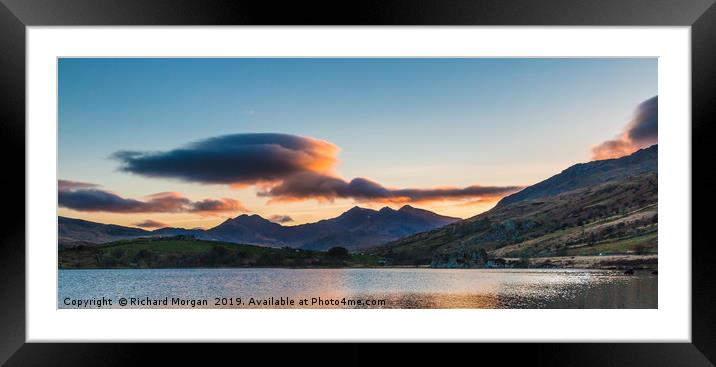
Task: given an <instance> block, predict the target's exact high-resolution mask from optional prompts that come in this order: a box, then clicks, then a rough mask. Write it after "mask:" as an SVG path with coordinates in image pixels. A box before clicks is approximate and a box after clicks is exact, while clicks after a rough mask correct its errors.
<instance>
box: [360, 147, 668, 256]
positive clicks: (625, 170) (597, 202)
mask: <svg viewBox="0 0 716 367" xmlns="http://www.w3.org/2000/svg"><path fill="white" fill-rule="evenodd" d="M657 167H658V146H657V145H653V146H651V147H649V148H645V149H641V150H639V151H637V152H634V153H633V154H631V155H629V156H625V157H622V158H618V159H607V160H600V161H592V162H589V163H583V164H577V165H574V166H571V167H569V168H567V169H566V170H564V171H562V172H561V173H559V174H557V175H555V176H553V177H550V178H548V179H546V180H544V181H542V182H539V183H537V184H535V185H532V186H529V187H527V188H525V189H523V190H522V191H520V192H517V193H515V194H513V195H510V196H507V197H505V198H503V199H502V200H501V201H500V202H499V203H498V204H497V205H496V206H495V207H494V208H492V209H491V210H488V211H486V212H484V213H481V214H479V215H476V216H474V217H471V218H468V219H465V220H461V221H458V222H455V223H452V224H449V225H447V226H444V227H441V228H438V229H435V230H432V231H427V232H423V233H418V234H415V235H412V236H408V237H405V238H401V239H399V240H396V241H393V242H390V243H387V244H385V245H383V246H381V247H380V248H378V249H377V250H375V252H374V253H375V254H378V255H382V256H385V257H386V258H389V259H390V260H391V261H392V263H393V264H415V265H419V264H431V265H432V266H433V267H471V266H474V265H475V264H476V263H479V262H480V261H484V260H485V258H495V257H505V258H532V257H549V256H565V255H602V254H609V253H655V252H656V251H657V228H658V220H657V212H658V205H657V199H658V195H657Z"/></svg>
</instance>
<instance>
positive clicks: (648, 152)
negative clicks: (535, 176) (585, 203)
mask: <svg viewBox="0 0 716 367" xmlns="http://www.w3.org/2000/svg"><path fill="white" fill-rule="evenodd" d="M658 154H659V151H658V145H652V146H651V147H649V148H645V149H641V150H638V151H636V152H634V153H633V154H631V155H628V156H626V157H622V158H618V159H604V160H599V161H592V162H587V163H580V164H575V165H574V166H571V167H569V168H567V169H565V170H564V171H562V172H561V173H559V174H557V175H554V176H552V177H550V178H548V179H546V180H544V181H542V182H539V183H537V184H534V185H532V186H529V187H527V188H525V189H523V190H521V191H519V192H516V193H514V194H512V195H509V196H506V197H504V198H502V200H500V201H499V202H498V203H497V206H498V207H500V206H505V205H509V204H512V203H516V202H519V201H524V200H532V199H539V198H546V197H549V196H554V195H557V194H560V193H563V192H567V191H571V190H577V189H581V188H585V187H591V186H595V185H599V184H601V183H604V182H608V181H612V180H619V179H624V178H627V177H631V176H636V175H639V174H641V173H644V172H656V170H657V168H658V167H657V166H658V160H657V157H658Z"/></svg>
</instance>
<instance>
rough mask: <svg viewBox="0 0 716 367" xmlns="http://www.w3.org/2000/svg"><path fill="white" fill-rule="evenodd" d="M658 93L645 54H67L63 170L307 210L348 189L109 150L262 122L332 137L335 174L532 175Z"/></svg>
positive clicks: (72, 175) (454, 182)
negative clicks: (127, 161) (122, 160)
mask: <svg viewBox="0 0 716 367" xmlns="http://www.w3.org/2000/svg"><path fill="white" fill-rule="evenodd" d="M655 95H657V60H656V59H618V58H610V59H492V58H491V59H73V58H70V59H68V58H64V59H60V60H59V111H58V113H59V177H60V178H61V179H67V180H74V181H81V182H91V183H95V184H99V185H102V187H104V188H105V189H108V190H111V191H112V192H115V193H117V194H121V195H122V196H125V197H133V198H135V197H141V196H145V195H149V194H152V193H156V192H163V191H179V192H182V193H183V194H185V195H187V196H189V197H192V198H194V197H196V198H198V197H214V196H222V197H224V196H227V197H234V198H237V199H239V200H241V202H242V203H244V204H245V205H246V206H247V207H248V208H249V209H250V210H251V211H253V212H257V213H259V214H262V215H266V216H268V215H273V214H289V215H290V214H293V216H295V217H297V218H299V219H297V222H304V221H311V220H314V219H318V218H319V217H325V216H327V215H328V214H329V212H330V213H333V212H335V213H338V212H340V211H341V210H343V209H344V208H347V207H350V206H352V205H355V203H353V202H352V201H351V200H343V199H341V200H337V201H333V202H324V203H319V202H316V201H313V200H308V201H306V202H302V203H296V204H290V205H288V204H286V205H277V204H274V205H267V204H265V202H266V200H265V199H260V198H257V197H256V194H255V190H252V189H245V190H236V189H231V188H227V187H224V186H220V185H206V184H200V183H187V182H178V181H176V180H170V179H169V180H168V179H157V178H147V177H142V176H138V175H134V174H130V173H127V172H120V171H118V162H116V160H112V159H110V158H109V157H110V156H111V155H112V154H113V153H115V152H117V151H122V150H136V151H167V150H171V149H175V148H177V147H181V146H183V145H185V144H187V143H190V142H195V141H198V140H201V139H206V138H211V137H216V136H222V135H228V134H248V133H264V132H271V133H282V134H292V135H298V136H304V137H311V138H315V139H321V140H325V141H328V142H330V143H332V144H334V145H336V146H338V147H339V148H340V152H339V153H338V159H339V163H338V165H337V167H336V170H337V173H338V174H340V176H341V177H345V178H346V179H351V178H354V177H367V178H370V179H371V180H375V181H377V182H380V183H381V184H383V185H385V186H388V187H401V188H402V187H411V188H413V187H418V188H425V187H437V186H440V187H442V186H456V187H464V186H468V185H473V184H479V185H502V186H506V185H529V184H532V183H535V182H537V181H539V180H541V179H544V178H546V177H549V176H551V175H553V174H555V173H558V172H559V171H561V170H562V169H564V168H566V167H567V166H569V165H571V164H574V163H577V162H583V161H588V160H589V159H590V147H592V146H594V145H597V144H599V143H601V142H603V141H605V140H607V139H611V138H613V137H614V136H615V135H617V134H619V133H620V132H621V131H622V130H623V129H624V126H625V125H626V124H627V123H628V122H629V120H630V119H631V118H632V117H633V114H634V110H635V108H636V106H637V105H639V104H640V103H641V102H643V101H645V100H647V99H648V98H651V97H653V96H655ZM463 204H464V203H463ZM463 204H461V203H454V205H450V203H444V202H441V203H439V204H434V205H432V206H429V207H428V206H426V208H429V209H434V210H440V211H442V212H444V213H446V214H452V215H458V214H459V215H458V216H466V215H467V214H470V213H471V212H470V210H471V208H466V207H465V205H463ZM472 209H473V212H475V214H477V211H480V210H484V209H485V208H472ZM65 214H67V215H70V216H75V217H81V216H83V215H84V216H85V218H91V217H93V216H94V217H98V216H100V217H101V213H77V212H67V213H65ZM113 215H114V216H115V217H112V218H113V220H114V221H115V222H123V223H129V222H130V221H131V220H134V218H133V217H132V218H130V216H129V215H125V217H123V216H122V215H120V214H113ZM172 215H173V216H172ZM134 216H135V217H136V214H134ZM328 216H330V215H328ZM147 217H149V216H147ZM161 217H162V219H163V220H164V221H165V222H166V221H171V220H172V218H176V220H177V222H182V223H189V222H191V223H192V224H196V225H210V224H211V223H213V222H217V221H220V218H214V217H196V218H195V219H191V218H190V217H189V215H188V214H162V215H161ZM107 218H108V217H105V219H107Z"/></svg>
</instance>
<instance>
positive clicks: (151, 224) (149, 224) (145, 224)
mask: <svg viewBox="0 0 716 367" xmlns="http://www.w3.org/2000/svg"><path fill="white" fill-rule="evenodd" d="M134 225H135V226H137V227H142V228H164V227H169V225H168V224H166V223H162V222H158V221H156V220H151V219H146V220H144V221H142V222H139V223H134Z"/></svg>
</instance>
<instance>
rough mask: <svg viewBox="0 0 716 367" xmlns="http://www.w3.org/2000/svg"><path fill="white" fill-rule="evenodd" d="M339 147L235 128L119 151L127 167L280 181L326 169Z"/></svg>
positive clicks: (194, 176)
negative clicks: (159, 147)
mask: <svg viewBox="0 0 716 367" xmlns="http://www.w3.org/2000/svg"><path fill="white" fill-rule="evenodd" d="M337 151H338V147H336V146H335V145H333V144H331V143H329V142H326V141H322V140H317V139H312V138H305V137H300V136H294V135H287V134H234V135H223V136H219V137H215V138H210V139H206V140H202V141H198V142H195V143H193V144H190V145H187V146H186V147H183V148H178V149H173V150H169V151H165V152H132V151H120V152H117V153H115V154H114V155H113V157H114V158H116V159H117V160H119V161H120V162H121V163H122V165H121V167H120V169H121V170H122V171H126V172H131V173H135V174H138V175H143V176H149V177H164V178H174V179H179V180H183V181H189V182H199V183H207V184H234V185H236V184H238V185H241V184H255V183H260V182H275V181H280V180H282V179H283V178H285V177H287V176H290V175H293V174H296V173H300V172H325V171H327V170H330V169H331V168H332V167H333V166H334V165H335V163H336V153H337Z"/></svg>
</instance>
